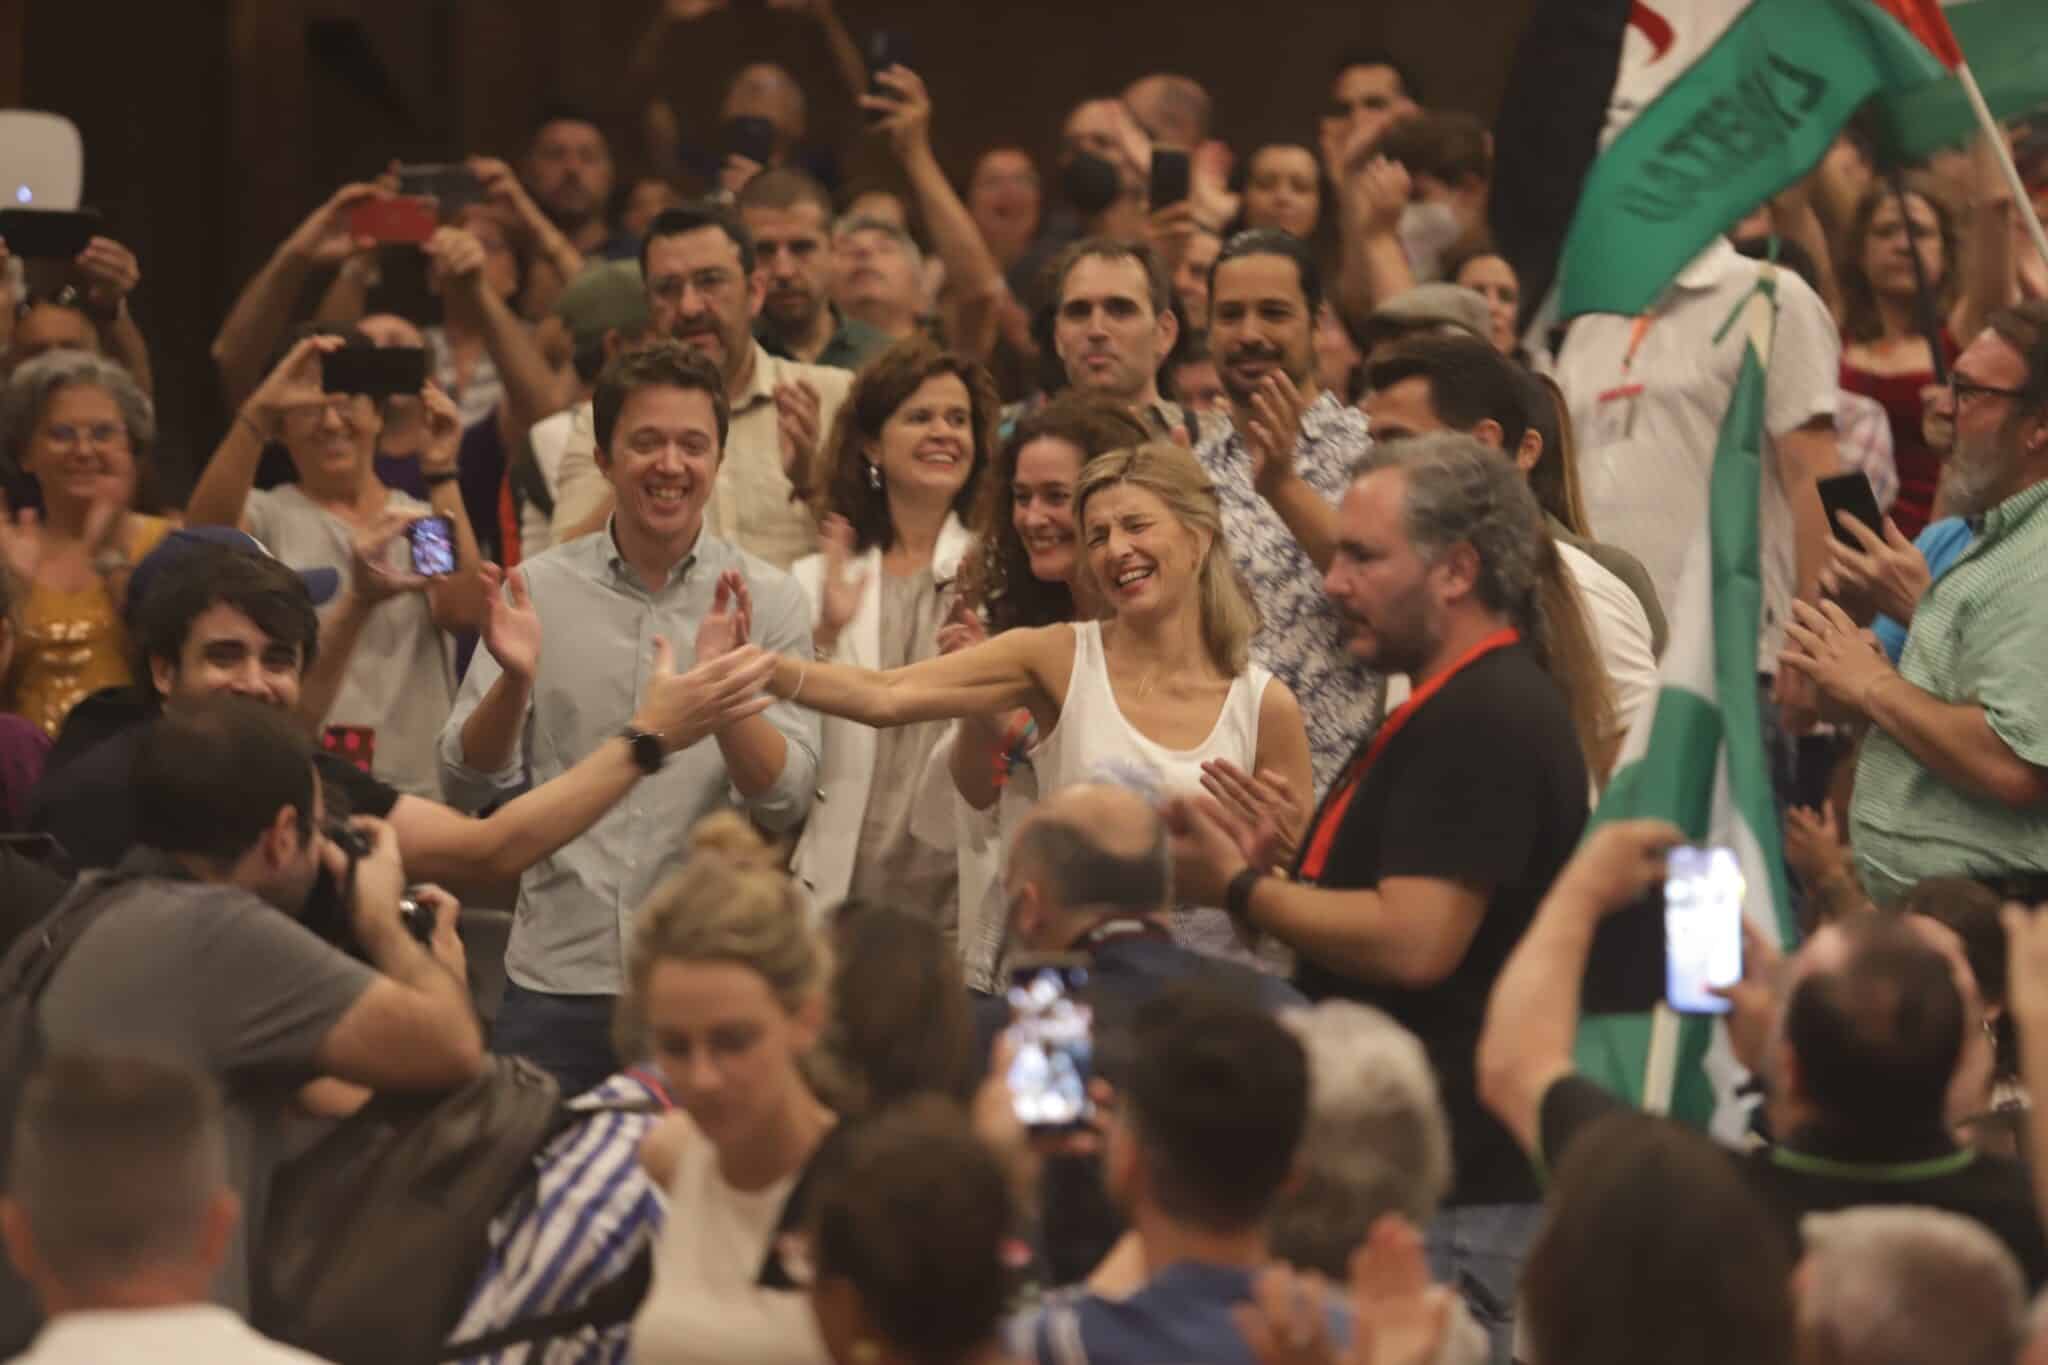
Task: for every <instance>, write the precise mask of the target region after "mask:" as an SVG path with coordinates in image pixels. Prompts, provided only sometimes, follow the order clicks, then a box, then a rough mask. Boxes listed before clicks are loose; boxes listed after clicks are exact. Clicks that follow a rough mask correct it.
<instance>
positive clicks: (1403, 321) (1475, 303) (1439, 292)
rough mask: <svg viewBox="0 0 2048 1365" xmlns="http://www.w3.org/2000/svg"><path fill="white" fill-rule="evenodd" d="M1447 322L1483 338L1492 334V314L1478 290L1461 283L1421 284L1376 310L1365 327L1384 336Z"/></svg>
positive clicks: (1395, 296) (1441, 324)
mask: <svg viewBox="0 0 2048 1365" xmlns="http://www.w3.org/2000/svg"><path fill="white" fill-rule="evenodd" d="M1446 324H1447V325H1449V326H1452V327H1462V328H1463V329H1465V330H1466V331H1468V332H1470V333H1471V334H1472V335H1473V336H1476V337H1478V338H1479V339H1480V340H1482V341H1484V340H1485V339H1486V338H1487V337H1488V336H1490V335H1491V334H1492V331H1493V314H1492V313H1491V311H1489V310H1488V308H1487V306H1486V300H1485V299H1484V298H1481V297H1480V295H1479V293H1478V291H1476V290H1472V289H1467V288H1465V287H1464V286H1463V285H1458V284H1441V283H1439V284H1418V285H1416V286H1415V287H1414V288H1413V289H1408V290H1403V291H1402V292H1401V293H1399V294H1396V295H1394V297H1392V298H1390V299H1388V300H1387V301H1386V302H1385V303H1383V304H1381V305H1380V306H1379V307H1378V308H1376V309H1375V310H1373V315H1372V317H1371V319H1370V320H1369V321H1368V322H1367V323H1366V326H1367V328H1368V329H1369V330H1372V331H1374V332H1376V333H1381V334H1382V335H1385V334H1392V333H1401V334H1405V333H1408V332H1413V331H1417V330H1419V329H1421V328H1424V327H1432V326H1443V325H1446ZM1382 328H1384V332H1382V331H1381V329H1382Z"/></svg>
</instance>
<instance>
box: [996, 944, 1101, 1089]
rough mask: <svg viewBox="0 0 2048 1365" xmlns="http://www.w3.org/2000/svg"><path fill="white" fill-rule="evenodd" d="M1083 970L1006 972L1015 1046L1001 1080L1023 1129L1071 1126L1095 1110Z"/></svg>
mask: <svg viewBox="0 0 2048 1365" xmlns="http://www.w3.org/2000/svg"><path fill="white" fill-rule="evenodd" d="M1087 984H1088V969H1087V968H1086V967H1085V966H1082V965H1080V964H1079V963H1037V964H1028V965H1025V966H1020V967H1018V968H1017V969H1016V970H1015V971H1013V972H1012V973H1011V974H1010V1037H1011V1039H1012V1041H1014V1042H1015V1044H1016V1047H1017V1052H1016V1055H1015V1056H1014V1057H1013V1058H1012V1059H1011V1061H1010V1071H1009V1075H1008V1077H1007V1078H1006V1079H1007V1080H1008V1082H1009V1087H1010V1103H1011V1105H1012V1106H1013V1107H1014V1108H1015V1110H1016V1113H1017V1121H1018V1122H1019V1123H1022V1124H1023V1125H1024V1126H1025V1127H1027V1128H1073V1127H1076V1126H1078V1125H1080V1124H1082V1123H1085V1122H1086V1121H1087V1119H1088V1118H1089V1116H1090V1115H1091V1114H1092V1113H1093V1112H1094V1109H1093V1105H1092V1104H1091V1103H1090V1101H1089V1099H1088V1077H1089V1073H1090V1071H1091V1069H1092V1068H1093V1066H1094V1055H1095V1032H1094V1017H1093V1011H1092V1010H1091V1009H1090V1008H1089V1006H1088V1003H1087V1002H1086V1001H1084V1000H1082V999H1081V998H1080V994H1079V993H1080V991H1081V990H1082V989H1083V988H1085V987H1086V986H1087Z"/></svg>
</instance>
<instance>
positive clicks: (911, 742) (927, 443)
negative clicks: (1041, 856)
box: [791, 337, 997, 935]
mask: <svg viewBox="0 0 2048 1365" xmlns="http://www.w3.org/2000/svg"><path fill="white" fill-rule="evenodd" d="M996 413H997V399H996V394H995V386H994V385H993V384H992V383H991V382H990V380H989V377H988V375H987V373H986V372H985V371H984V370H982V368H981V367H980V366H979V365H976V364H975V363H974V362H973V361H971V360H968V359H966V358H964V357H962V356H959V355H957V354H954V353H952V352H950V351H942V350H940V349H939V348H938V347H936V346H934V345H932V344H931V343H930V342H929V341H926V340H924V339H923V338H921V337H913V338H910V339H908V340H905V341H901V342H898V343H897V344H896V345H894V346H892V347H890V348H889V349H888V350H887V351H884V352H883V353H882V354H881V355H879V356H877V357H875V359H874V360H872V361H871V362H869V364H868V365H867V366H866V367H865V368H864V369H862V370H861V372H860V374H859V376H858V377H857V378H856V379H855V380H854V383H853V388H852V390H851V391H850V392H849V393H848V394H847V397H846V402H845V404H844V405H843V406H842V407H841V408H840V410H839V415H838V418H837V419H836V420H835V421H834V423H833V427H832V434H831V437H830V439H829V441H828V442H827V444H826V447H825V450H824V453H823V456H822V463H821V470H822V475H823V477H822V479H821V483H820V492H819V497H818V508H819V514H820V518H821V521H822V523H823V526H822V533H821V537H820V538H821V541H822V543H823V546H824V548H823V550H822V552H821V553H819V554H815V555H810V556H807V557H806V558H804V559H801V560H798V561H797V562H796V564H794V565H793V566H792V567H791V572H793V573H794V574H795V575H796V580H797V582H798V584H799V585H801V586H802V588H803V590H804V592H805V594H806V595H807V596H808V597H809V598H810V602H811V620H812V623H813V631H814V636H813V639H814V643H815V645H816V647H817V656H818V658H820V659H825V660H832V661H835V662H839V663H847V664H854V665H858V666H859V667H862V668H898V667H902V666H904V665H906V664H911V663H915V662H917V661H919V660H921V659H928V658H931V657H932V656H933V655H935V654H937V653H938V633H939V627H940V625H941V624H942V623H943V622H944V621H945V620H946V619H947V617H948V615H949V614H951V613H952V611H953V608H954V604H955V596H956V595H955V593H954V590H953V584H954V579H955V577H956V575H957V573H958V571H959V566H960V562H961V559H962V557H963V556H964V555H965V554H966V552H967V550H968V548H969V546H970V545H971V544H972V538H971V537H970V536H969V534H968V532H967V528H966V524H965V522H964V520H963V513H965V512H966V511H967V510H968V509H969V508H971V507H972V506H973V502H974V498H975V494H976V491H977V489H978V488H979V485H980V482H981V479H982V476H983V473H984V471H985V470H986V469H987V467H988V463H989V453H990V451H991V450H992V448H993V447H994V444H995V421H996ZM946 730H947V726H946V725H945V723H944V722H934V723H931V724H926V725H918V726H909V727H905V728H903V729H901V730H895V731H877V730H874V729H872V728H870V727H868V726H864V725H859V724H856V723H854V722H851V721H845V720H838V719H828V720H826V722H825V724H824V726H823V728H822V732H821V736H820V741H821V742H820V752H819V764H818V797H817V800H816V801H815V802H813V804H812V806H811V815H810V820H809V822H808V823H807V824H806V825H805V827H804V833H803V837H802V838H801V839H800V840H798V842H797V847H796V854H795V858H794V861H793V863H792V869H793V871H794V872H795V875H796V878H797V880H798V882H799V883H800V884H801V885H802V886H803V887H804V888H805V890H806V892H807V893H808V894H809V896H810V898H811V904H812V907H813V908H814V910H817V911H823V910H826V909H829V908H830V907H832V906H835V905H837V904H839V902H841V901H843V900H846V899H847V898H848V897H850V896H851V897H858V898H861V899H867V900H873V901H877V902H880V903H883V904H889V905H896V906H899V907H901V908H903V909H907V910H912V911H915V912H918V913H926V914H930V915H932V916H933V918H934V919H935V920H937V921H938V923H939V924H940V925H941V926H942V927H943V928H944V929H945V930H946V931H947V933H948V934H949V935H951V934H952V933H953V932H954V930H955V925H956V923H957V919H958V904H959V869H958V862H957V859H956V857H955V855H954V854H953V852H952V851H951V850H948V849H940V848H934V847H932V846H931V845H929V844H926V843H923V842H921V841H919V840H918V839H916V838H914V837H913V836H912V834H911V829H910V825H911V814H912V808H913V806H914V805H915V803H916V795H917V790H918V785H919V781H920V778H921V776H922V774H923V773H924V772H925V770H926V767H927V764H928V761H929V759H930V756H931V753H932V749H933V747H934V746H935V745H936V744H937V743H938V742H939V740H940V739H941V738H943V737H944V735H945V733H946Z"/></svg>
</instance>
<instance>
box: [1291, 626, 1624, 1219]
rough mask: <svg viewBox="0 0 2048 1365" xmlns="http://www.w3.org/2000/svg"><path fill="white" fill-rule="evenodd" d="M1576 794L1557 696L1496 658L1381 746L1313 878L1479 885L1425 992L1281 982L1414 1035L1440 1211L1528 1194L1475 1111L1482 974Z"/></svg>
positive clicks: (1497, 1131) (1577, 765) (1493, 970)
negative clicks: (1425, 1054) (1432, 1085)
mask: <svg viewBox="0 0 2048 1365" xmlns="http://www.w3.org/2000/svg"><path fill="white" fill-rule="evenodd" d="M1361 752H1363V751H1362V750H1361ZM1343 788H1344V784H1343V782H1342V781H1340V782H1339V783H1338V784H1337V785H1336V786H1335V787H1333V788H1332V790H1331V797H1332V798H1333V799H1334V798H1335V796H1336V795H1337V794H1338V793H1340V792H1342V790H1343ZM1586 793H1587V779H1586V765H1585V761H1584V759H1583V758H1582V757H1581V756H1580V753H1579V746H1578V741H1577V739H1576V738H1575V736H1574V732H1573V729H1572V718H1571V712H1570V710H1569V708H1568V707H1567V706H1566V704H1565V699H1564V694H1563V693H1562V692H1561V691H1560V690H1559V689H1558V686H1557V684H1556V682H1555V681H1553V680H1552V678H1551V677H1550V675H1549V674H1548V673H1547V672H1545V671H1544V669H1543V667H1542V665H1541V664H1539V663H1538V662H1537V661H1536V657H1535V655H1534V654H1533V653H1531V652H1530V650H1529V649H1528V647H1527V646H1526V645H1519V644H1517V645H1510V646H1508V647H1506V648H1503V649H1496V650H1494V651H1492V652H1491V653H1488V654H1485V655H1482V656H1480V657H1479V658H1478V659H1476V660H1474V661H1473V662H1472V663H1471V664H1469V665H1467V666H1466V667H1465V668H1464V669H1462V670H1460V671H1459V672H1458V673H1457V674H1455V675H1454V676H1452V677H1451V679H1450V680H1449V681H1448V682H1447V683H1445V684H1444V686H1443V687H1442V689H1441V690H1439V691H1438V692H1437V694H1436V695H1435V696H1434V697H1431V698H1430V699H1429V700H1428V701H1426V702H1425V703H1424V704H1423V705H1422V706H1421V707H1420V708H1419V709H1417V710H1416V711H1415V712H1414V713H1413V715H1412V717H1411V718H1410V719H1409V721H1408V722H1407V723H1406V725H1405V726H1404V727H1403V728H1402V729H1401V731H1400V732H1399V733H1398V734H1396V735H1395V736H1394V737H1393V738H1392V739H1391V740H1389V741H1388V742H1387V745H1386V747H1385V749H1383V750H1382V751H1381V753H1380V755H1379V757H1378V759H1376V760H1375V761H1374V763H1373V765H1372V767H1371V768H1370V769H1369V770H1368V771H1367V773H1366V775H1365V780H1364V781H1363V782H1362V783H1361V784H1360V785H1359V788H1358V791H1357V794H1356V795H1355V796H1354V797H1353V798H1352V800H1351V805H1350V807H1349V809H1347V810H1346V811H1345V812H1344V816H1343V822H1342V824H1341V825H1340V826H1339V827H1338V832H1337V837H1336V841H1335V843H1334V844H1333V845H1332V846H1331V848H1330V853H1329V858H1328V861H1327V862H1326V863H1325V864H1324V866H1323V869H1322V872H1321V875H1320V876H1318V877H1317V878H1316V879H1315V880H1316V884H1317V885H1319V886H1326V887H1331V888H1345V887H1354V888H1367V887H1374V886H1378V885H1379V884H1380V882H1381V881H1383V880H1385V879H1386V878H1389V877H1432V878H1437V879H1440V880H1444V881H1464V882H1476V883H1480V884H1483V885H1487V886H1491V887H1492V888H1493V894H1492V896H1491V897H1490V898H1489V899H1488V901H1487V906H1486V914H1485V917H1484V918H1483V919H1482V920H1481V921H1480V924H1479V931H1478V933H1477V934H1476V935H1475V936H1474V937H1473V940H1472V945H1471V947H1470V948H1468V949H1467V950H1466V952H1465V956H1464V958H1463V959H1461V960H1460V961H1459V963H1458V965H1457V967H1456V968H1454V969H1453V970H1452V972H1451V974H1450V975H1449V976H1448V977H1446V978H1445V979H1444V980H1443V981H1441V982H1439V983H1437V984H1436V985H1434V986H1431V987H1428V988H1426V989H1421V990H1413V989H1407V988H1404V987H1399V986H1392V985H1385V984H1381V983H1378V982H1365V981H1359V980H1357V979H1355V978H1351V977H1346V976H1343V975H1341V974H1339V973H1337V972H1333V971H1331V970H1329V969H1327V968H1325V967H1322V966H1319V965H1317V964H1315V963H1312V962H1309V961H1307V960H1305V959H1304V961H1303V962H1302V965H1301V967H1300V968H1299V969H1298V970H1297V972H1296V974H1295V982H1296V984H1297V985H1299V986H1300V987H1301V989H1302V991H1303V993H1304V994H1306V995H1307V996H1308V997H1309V998H1310V999H1311V1000H1321V999H1324V998H1327V997H1330V996H1341V997H1344V998H1347V999H1352V1000H1357V1001H1360V1002H1362V1003H1364V1004H1368V1005H1372V1006H1375V1007H1377V1008H1379V1009H1382V1010H1385V1011H1386V1012H1387V1013H1388V1014H1390V1015H1392V1016H1393V1017H1394V1018H1395V1019H1397V1020H1399V1021H1400V1022H1401V1023H1402V1024H1403V1025H1404V1026H1405V1027H1407V1028H1408V1029H1409V1030H1410V1031H1411V1032H1413V1033H1414V1034H1415V1035H1416V1036H1417V1037H1419V1038H1420V1039H1421V1040H1422V1043H1423V1046H1424V1047H1425V1048H1427V1049H1428V1051H1429V1056H1430V1061H1431V1062H1432V1063H1433V1064H1434V1065H1435V1068H1436V1073H1437V1081H1438V1084H1439V1085H1440V1086H1441V1088H1442V1090H1443V1098H1444V1108H1445V1110H1446V1111H1447V1112H1448V1113H1449V1115H1450V1120H1451V1142H1452V1148H1453V1151H1454V1154H1455V1158H1456V1172H1457V1174H1456V1179H1455V1180H1454V1181H1453V1184H1452V1189H1451V1196H1450V1199H1449V1200H1448V1201H1447V1202H1449V1203H1451V1204H1454V1205H1455V1204H1514V1203H1529V1202H1534V1201H1535V1200H1536V1199H1537V1198H1538V1197H1539V1196H1538V1192H1537V1186H1536V1177H1535V1173H1534V1172H1533V1171H1532V1170H1530V1168H1529V1163H1528V1161H1527V1159H1526V1158H1525V1157H1524V1156H1523V1155H1522V1151H1521V1149H1520V1148H1519V1147H1518V1146H1517V1145H1516V1143H1515V1140H1514V1138H1513V1136H1511V1135H1510V1134H1509V1133H1508V1131H1507V1129H1505V1128H1503V1127H1502V1126H1501V1125H1500V1122H1499V1121H1498V1120H1497V1119H1495V1118H1494V1117H1493V1115H1491V1114H1489V1113H1487V1112H1486V1110H1485V1109H1484V1108H1482V1107H1481V1105H1480V1103H1479V1095H1478V1081H1477V1076H1476V1053H1477V1051H1478V1047H1479V1031H1480V1026H1481V1024H1482V1023H1483V1022H1484V1020H1485V1017H1486V1001H1487V997H1488V996H1489V995H1490V994H1492V991H1493V982H1494V978H1495V977H1496V976H1498V975H1499V973H1500V969H1501V966H1502V964H1504V963H1505V962H1506V961H1507V958H1508V954H1509V953H1510V952H1512V951H1513V950H1514V947H1515V944H1516V943H1517V942H1518V941H1520V939H1521V937H1522V932H1523V930H1525V929H1527V928H1528V927H1529V921H1530V919H1531V918H1532V917H1533V916H1534V915H1535V913H1536V906H1537V904H1538V902H1540V901H1541V900H1542V899H1543V895H1544V893H1545V892H1546V891H1547V890H1549V888H1550V883H1551V882H1552V881H1553V880H1554V879H1555V878H1556V876H1557V874H1558V871H1559V869H1561V868H1562V867H1563V866H1564V864H1565V861H1566V860H1567V859H1569V858H1570V857H1571V854H1572V849H1573V848H1574V847H1575V846H1576V845H1577V843H1578V840H1579V834H1580V832H1581V830H1583V829H1584V827H1585V823H1586ZM1317 816H1318V818H1317V821H1316V822H1315V824H1313V825H1311V826H1310V829H1311V831H1312V832H1313V831H1314V830H1315V829H1316V828H1317V827H1318V826H1320V824H1321V812H1318V813H1317ZM1306 846H1307V845H1306V843H1305V844H1304V847H1306Z"/></svg>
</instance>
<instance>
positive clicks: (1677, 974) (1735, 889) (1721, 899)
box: [1664, 846, 1744, 1014]
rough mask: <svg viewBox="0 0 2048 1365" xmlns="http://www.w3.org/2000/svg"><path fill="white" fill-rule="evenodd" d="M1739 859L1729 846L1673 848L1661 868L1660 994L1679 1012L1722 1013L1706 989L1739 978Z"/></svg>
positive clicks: (1720, 1002)
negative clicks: (1662, 916) (1662, 879)
mask: <svg viewBox="0 0 2048 1365" xmlns="http://www.w3.org/2000/svg"><path fill="white" fill-rule="evenodd" d="M1743 888H1744V883H1743V878H1742V864H1741V863H1739V862H1737V861H1736V858H1735V850H1734V849H1731V848H1688V847H1682V846H1681V847H1679V848H1674V849H1672V850H1671V857H1670V860H1669V861H1668V862H1667V863H1666V864H1665V872H1664V998H1665V1000H1666V1001H1668V1002H1669V1003H1670V1005H1671V1008H1672V1009H1674V1010H1677V1011H1678V1012H1679V1013H1680V1014H1726V1013H1727V1012H1728V1002H1727V1001H1726V1000H1723V999H1721V998H1720V997H1719V996H1717V995H1714V994H1712V993H1711V992H1709V991H1708V989H1707V988H1708V987H1709V986H1719V987H1721V988H1722V989H1724V990H1725V989H1726V988H1727V987H1729V986H1732V985H1734V984H1735V983H1736V982H1738V981H1740V980H1741V979H1742V894H1743Z"/></svg>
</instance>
